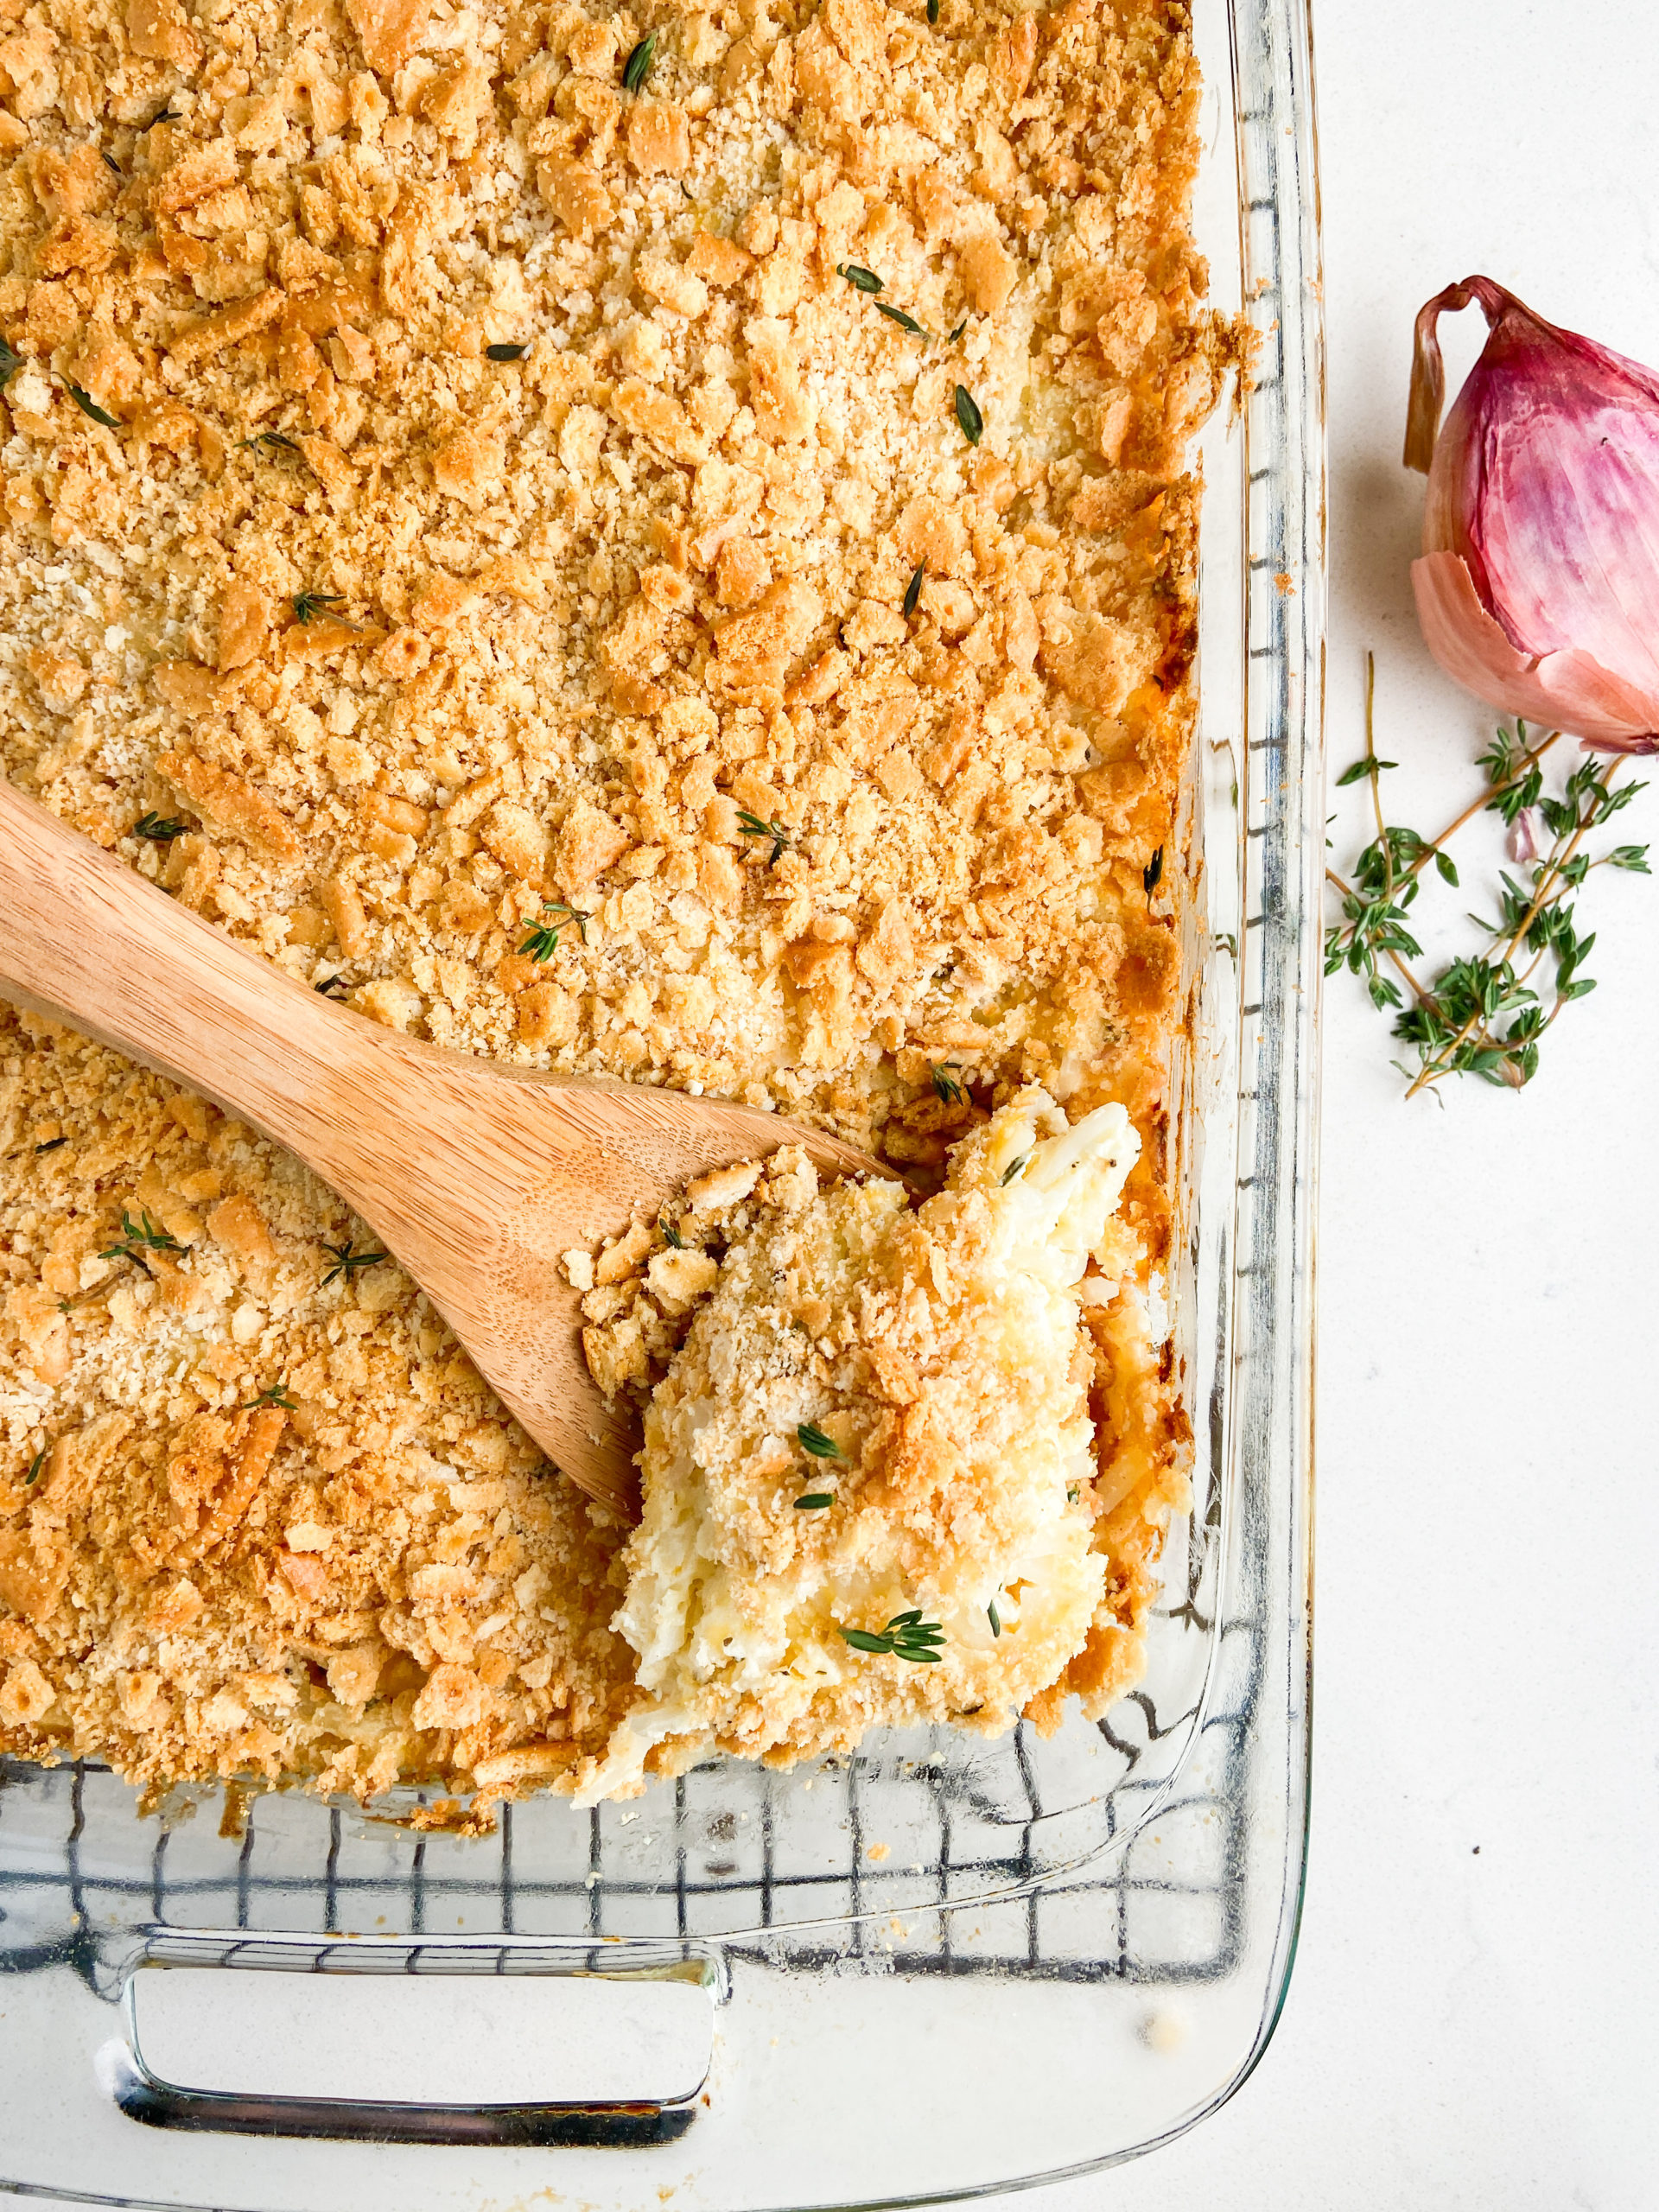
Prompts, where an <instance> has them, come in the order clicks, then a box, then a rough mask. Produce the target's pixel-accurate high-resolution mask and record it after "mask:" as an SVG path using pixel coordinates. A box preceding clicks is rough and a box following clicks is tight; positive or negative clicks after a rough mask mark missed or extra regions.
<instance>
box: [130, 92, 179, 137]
mask: <svg viewBox="0 0 1659 2212" xmlns="http://www.w3.org/2000/svg"><path fill="white" fill-rule="evenodd" d="M183 120H184V118H183V117H182V116H181V115H180V114H179V113H178V111H177V110H176V109H175V107H174V105H173V101H172V97H171V95H170V94H169V95H168V98H167V99H164V100H163V101H162V104H161V105H160V107H158V108H157V109H156V112H155V114H154V115H152V116H151V117H150V118H149V122H148V123H141V124H139V125H138V136H139V137H141V138H142V137H143V135H144V133H145V131H147V130H157V129H159V128H160V126H161V125H162V124H163V123H181V122H182V121H183Z"/></svg>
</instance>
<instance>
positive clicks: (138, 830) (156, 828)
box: [132, 814, 190, 845]
mask: <svg viewBox="0 0 1659 2212" xmlns="http://www.w3.org/2000/svg"><path fill="white" fill-rule="evenodd" d="M189 827H190V825H189V823H188V822H175V821H172V820H170V819H169V818H168V817H165V816H163V815H160V814H141V815H140V816H139V817H138V819H137V821H136V822H135V823H133V825H132V834H133V836H135V837H143V838H144V839H146V840H147V841H148V842H149V843H150V844H152V845H170V844H171V843H172V842H173V840H174V839H175V837H182V836H185V835H186V834H187V833H188V829H189Z"/></svg>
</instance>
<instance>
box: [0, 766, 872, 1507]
mask: <svg viewBox="0 0 1659 2212" xmlns="http://www.w3.org/2000/svg"><path fill="white" fill-rule="evenodd" d="M0 996H4V997H6V998H9V999H10V1000H11V1001H13V1002H14V1003H15V1004H16V1005H18V1006H23V1007H30V1008H32V1009H34V1010H35V1011H36V1012H38V1013H41V1014H49V1015H51V1016H52V1017H53V1019H54V1020H59V1021H62V1022H66V1023H67V1024H68V1026H69V1027H71V1028H73V1029H79V1030H81V1031H83V1032H84V1033H86V1035H88V1036H92V1037H96V1038H98V1039H99V1041H100V1042H102V1043H104V1044H106V1045H111V1046H114V1047H115V1048H116V1049H117V1050H118V1052H124V1053H126V1054H127V1055H129V1057H130V1058H133V1059H136V1060H142V1061H143V1063H144V1064H145V1065H147V1066H149V1067H152V1068H155V1069H156V1071H158V1072H159V1073H161V1074H162V1075H166V1076H170V1077H173V1078H174V1079H175V1081H177V1082H179V1083H182V1084H186V1085H187V1086H188V1088H189V1089H191V1090H196V1091H200V1092H201V1093H202V1094H203V1095H204V1096H207V1097H209V1098H212V1099H213V1100H214V1101H215V1102H216V1103H218V1104H219V1105H220V1106H223V1107H224V1108H225V1109H226V1110H227V1111H228V1112H230V1113H232V1114H236V1115H238V1116H241V1117H242V1119H244V1120H245V1121H247V1122H251V1123H253V1125H254V1126H255V1127H256V1128H259V1129H262V1130H263V1131H264V1133H265V1135H268V1136H270V1137H271V1138H273V1139H274V1140H275V1141H277V1143H278V1144H281V1145H284V1146H286V1147H287V1148H288V1149H289V1151H290V1152H293V1153H296V1154H298V1155H299V1157H300V1158H301V1159H302V1160H304V1161H305V1163H306V1165H307V1166H308V1167H311V1168H313V1169H314V1170H315V1173H317V1174H318V1175H320V1176H321V1178H322V1179H323V1181H324V1182H326V1183H327V1184H328V1185H331V1187H332V1188H333V1189H334V1190H335V1191H337V1192H339V1194H340V1197H341V1198H344V1199H345V1201H346V1204H347V1205H349V1206H351V1207H352V1208H353V1211H355V1212H357V1213H358V1214H360V1215H361V1217H362V1218H363V1219H364V1220H365V1222H366V1223H367V1224H368V1225H369V1226H370V1228H371V1229H372V1230H373V1231H374V1233H375V1235H376V1236H378V1238H379V1239H380V1240H381V1242H382V1243H384V1244H385V1247H386V1249H387V1250H388V1251H389V1252H391V1254H392V1255H394V1256H395V1257H396V1259H397V1261H398V1262H399V1263H400V1264H401V1265H402V1266H403V1267H404V1268H405V1269H406V1270H407V1272H408V1273H409V1274H410V1275H411V1276H412V1277H413V1278H414V1280H415V1281H416V1282H417V1283H418V1284H419V1285H420V1286H421V1287H422V1289H423V1290H424V1291H425V1292H426V1293H427V1294H428V1296H429V1298H430V1299H431V1300H432V1302H433V1304H434V1305H435V1306H436V1307H437V1308H438V1311H439V1312H440V1313H442V1315H443V1318H444V1319H445V1320H446V1321H447V1322H448V1324H449V1326H450V1327H451V1328H452V1329H453V1330H454V1332H455V1334H456V1336H457V1337H458V1338H460V1339H461V1343H462V1344H464V1345H465V1347H466V1349H467V1352H468V1353H469V1354H470V1355H471V1357H472V1358H473V1360H474V1363H475V1364H476V1365H477V1367H478V1370H479V1372H480V1374H481V1375H482V1376H484V1377H485V1379H486V1381H487V1382H488V1383H490V1384H491V1385H492V1387H493V1389H494V1390H495V1391H496V1393H497V1395H499V1397H500V1399H501V1401H502V1403H503V1404H504V1405H505V1406H506V1408H508V1410H509V1411H510V1412H511V1413H512V1414H514V1415H515V1416H516V1418H517V1419H518V1421H520V1422H521V1423H522V1424H523V1425H524V1428H525V1429H526V1430H528V1432H529V1433H530V1434H531V1436H532V1437H534V1438H535V1440H536V1441H537V1444H539V1445H540V1446H541V1447H542V1449H543V1451H544V1452H547V1454H548V1455H549V1457H550V1459H553V1460H554V1461H555V1463H556V1465H558V1466H559V1467H560V1468H561V1469H562V1470H563V1472H564V1473H565V1474H567V1475H568V1476H569V1478H570V1479H571V1481H572V1482H574V1483H575V1484H577V1485H578V1486H579V1487H580V1488H581V1489H582V1490H584V1491H587V1492H588V1496H589V1497H594V1498H597V1499H598V1500H600V1501H601V1503H603V1504H605V1505H607V1506H609V1507H611V1508H612V1509H613V1510H615V1511H617V1512H619V1513H621V1514H624V1515H626V1516H628V1517H630V1518H632V1516H634V1515H635V1513H636V1512H637V1510H638V1486H637V1482H636V1478H635V1475H634V1470H633V1464H632V1460H633V1452H634V1450H635V1448H636V1446H637V1441H638V1439H637V1436H636V1435H635V1434H634V1433H633V1424H632V1422H631V1421H628V1419H627V1418H626V1415H624V1414H620V1413H615V1412H613V1411H612V1410H611V1409H610V1408H607V1405H606V1404H605V1402H604V1400H603V1399H602V1398H601V1396H600V1395H599V1392H598V1391H597V1389H595V1388H594V1383H593V1381H592V1379H591V1377H590V1376H589V1375H588V1370H587V1367H586V1364H585V1363H584V1362H583V1359H582V1345H581V1335H580V1332H581V1321H582V1316H581V1306H580V1294H579V1293H578V1292H577V1291H575V1290H574V1289H572V1288H571V1287H570V1285H569V1283H568V1282H567V1281H566V1280H565V1276H564V1271H563V1268H562V1266H561V1264H560V1255H561V1254H562V1253H563V1252H566V1251H569V1249H572V1247H574V1246H578V1245H591V1244H593V1243H595V1242H596V1241H597V1240H598V1239H599V1238H600V1237H601V1236H607V1235H608V1234H611V1233H613V1232H615V1231H617V1230H620V1229H622V1228H624V1227H626V1224H627V1222H628V1220H629V1219H630V1217H632V1215H633V1214H634V1213H636V1212H638V1211H641V1210H642V1209H643V1210H646V1211H653V1212H654V1211H657V1210H658V1208H660V1206H661V1205H662V1204H663V1203H664V1200H665V1199H667V1198H669V1197H671V1195H672V1194H673V1193H674V1192H676V1191H677V1189H678V1187H679V1186H680V1185H681V1184H683V1182H684V1181H685V1179H687V1178H688V1177H689V1176H692V1175H696V1174H700V1173H702V1172H703V1171H704V1170H705V1169H707V1168H709V1167H715V1166H722V1165H724V1164H726V1163H728V1162H729V1161H731V1160H743V1159H752V1158H753V1157H754V1156H755V1155H756V1154H764V1153H769V1152H772V1151H773V1150H775V1149H776V1148H777V1147H778V1146H779V1145H780V1144H787V1143H798V1144H800V1145H803V1146H804V1147H805V1149H806V1151H807V1153H808V1154H809V1156H810V1158H811V1159H812V1160H813V1161H814V1162H815V1163H816V1164H817V1166H819V1167H821V1168H825V1169H828V1170H829V1171H830V1172H831V1173H836V1174H844V1173H849V1172H855V1171H858V1170H861V1169H873V1170H874V1171H875V1172H877V1173H888V1172H889V1171H887V1169H885V1168H882V1167H881V1166H880V1163H879V1162H877V1161H876V1160H872V1159H871V1158H870V1157H869V1156H868V1154H864V1153H861V1152H858V1151H855V1149H854V1147H852V1146H850V1145H847V1144H842V1143H841V1142H840V1141H838V1140H837V1139H836V1138H834V1137H829V1136H825V1135H823V1133H822V1132H821V1131H819V1130H816V1129H809V1128H802V1127H800V1126H799V1125H798V1124H797V1123H795V1122H785V1121H780V1120H779V1117H778V1116H776V1115H774V1114H768V1113H765V1112H762V1111H760V1110H759V1109H756V1108H753V1107H748V1106H734V1105H728V1104H727V1103H724V1102H723V1101H721V1100H718V1099H710V1098H691V1097H688V1096H685V1095H684V1094H683V1092H680V1091H674V1090H656V1089H651V1088H647V1087H645V1085H643V1084H621V1083H601V1082H591V1081H584V1080H582V1078H580V1077H556V1076H549V1075H544V1074H542V1073H540V1072H539V1071H536V1070H533V1069H525V1068H515V1067H509V1066H504V1065H501V1064H499V1063H498V1062H496V1061H493V1060H483V1059H473V1058H468V1057H467V1055H465V1054H462V1053H459V1052H442V1051H440V1050H439V1049H438V1048H437V1047H436V1046H432V1045H427V1044H423V1043H421V1042H419V1041H418V1040H416V1039H414V1038H410V1037H403V1036H399V1035H397V1034H396V1033H394V1032H392V1031H391V1030H387V1029H383V1028H381V1027H378V1025H377V1024H375V1023H374V1022H372V1021H369V1020H365V1018H364V1017H363V1016H362V1015H360V1014H355V1013H353V1011H352V1010H351V1009H350V1008H349V1007H342V1006H337V1005H335V1004H334V1003H333V1002H332V1001H330V1000H328V999H327V998H326V997H324V996H322V995H321V994H319V993H318V992H316V991H315V990H309V989H308V988H306V987H305V985H304V984H302V983H296V982H294V981H293V980H292V978H291V977H289V976H284V975H283V973H282V972H281V971H280V970H279V969H275V968H273V967H271V966H270V964H269V963H266V962H265V961H264V960H261V959H259V958H258V957H257V956H256V955H255V954H253V953H251V952H248V951H246V950H245V949H244V948H243V947H241V946H240V945H238V944H234V943H233V942H232V940H231V939H230V938H226V937H225V936H223V935H222V934H221V933H220V932H219V931H218V930H216V929H214V928H213V925H212V924H211V923H208V922H205V921H203V920H202V919H201V918H200V917H199V916H198V915H196V914H194V913H192V912H189V910H188V908H186V907H182V906H178V905H176V904H175V902H174V901H173V900H172V899H169V898H168V896H167V894H166V893H164V892H162V891H158V890H156V888H155V887H153V886H151V885H149V884H148V883H146V882H145V881H144V880H143V878H142V877H141V876H138V875H136V874H134V873H133V871H132V870H131V869H130V868H127V867H126V866H124V864H123V863H122V862H121V861H117V860H114V859H111V857H110V856H109V855H107V854H105V853H103V852H100V851H99V849H98V848H97V847H96V846H94V845H92V844H91V843H89V842H87V840H86V838H84V837H80V836H77V835H76V834H75V833H74V831H73V830H72V829H67V828H66V827H65V826H64V825H63V823H60V822H59V821H58V820H57V818H56V817H54V815H51V814H49V813H48V812H47V810H45V809H44V808H43V807H41V806H37V805H36V804H35V803H34V802H33V801H32V800H30V799H27V798H23V797H22V794H21V793H19V792H18V791H15V790H14V789H13V788H12V787H11V786H10V785H8V784H6V783H5V782H4V781H3V780H0Z"/></svg>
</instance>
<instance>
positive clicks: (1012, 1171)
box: [1000, 1152, 1031, 1191]
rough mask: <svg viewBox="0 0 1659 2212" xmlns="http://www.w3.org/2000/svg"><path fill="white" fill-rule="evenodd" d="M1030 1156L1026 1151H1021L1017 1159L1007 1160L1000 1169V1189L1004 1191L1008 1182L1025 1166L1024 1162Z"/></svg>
mask: <svg viewBox="0 0 1659 2212" xmlns="http://www.w3.org/2000/svg"><path fill="white" fill-rule="evenodd" d="M1030 1158H1031V1154H1029V1153H1028V1152H1022V1153H1021V1154H1020V1157H1019V1159H1018V1160H1010V1161H1009V1162H1008V1164H1007V1166H1006V1167H1005V1168H1004V1169H1003V1170H1002V1177H1001V1185H1000V1187H1001V1189H1002V1190H1005V1191H1006V1190H1007V1187H1008V1185H1009V1184H1010V1183H1012V1182H1013V1180H1014V1177H1015V1176H1016V1175H1017V1174H1018V1173H1020V1169H1021V1168H1022V1167H1023V1166H1025V1164H1026V1162H1027V1160H1029V1159H1030Z"/></svg>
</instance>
